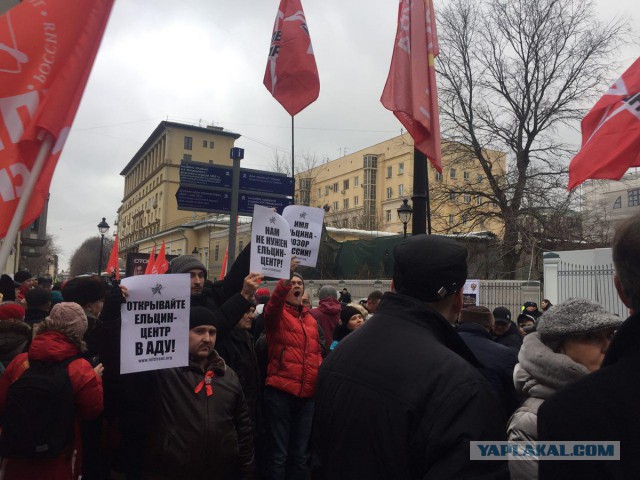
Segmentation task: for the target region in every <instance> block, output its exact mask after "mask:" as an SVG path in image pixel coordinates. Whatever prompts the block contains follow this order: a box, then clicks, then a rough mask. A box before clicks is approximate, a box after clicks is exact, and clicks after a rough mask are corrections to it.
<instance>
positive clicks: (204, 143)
mask: <svg viewBox="0 0 640 480" xmlns="http://www.w3.org/2000/svg"><path fill="white" fill-rule="evenodd" d="M208 144H209V142H207V141H206V140H203V141H202V146H203V147H204V148H207V145H208Z"/></svg>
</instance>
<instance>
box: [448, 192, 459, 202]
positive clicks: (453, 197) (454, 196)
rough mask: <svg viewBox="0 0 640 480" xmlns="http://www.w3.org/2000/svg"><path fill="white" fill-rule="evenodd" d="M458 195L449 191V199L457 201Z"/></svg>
mask: <svg viewBox="0 0 640 480" xmlns="http://www.w3.org/2000/svg"><path fill="white" fill-rule="evenodd" d="M456 196H457V195H456V192H449V200H453V201H455V199H456Z"/></svg>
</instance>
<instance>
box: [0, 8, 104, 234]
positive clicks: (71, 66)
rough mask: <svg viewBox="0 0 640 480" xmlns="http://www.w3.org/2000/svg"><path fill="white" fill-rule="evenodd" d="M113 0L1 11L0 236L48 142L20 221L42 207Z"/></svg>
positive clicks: (33, 216)
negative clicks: (3, 12) (2, 12)
mask: <svg viewBox="0 0 640 480" xmlns="http://www.w3.org/2000/svg"><path fill="white" fill-rule="evenodd" d="M113 2H114V0H91V1H86V0H83V1H79V0H47V1H46V2H45V1H35V0H27V1H23V2H22V3H19V4H18V5H16V6H15V7H13V8H12V9H10V10H8V11H7V12H6V13H5V14H4V15H2V16H0V237H4V236H6V235H7V233H8V230H9V225H10V223H11V220H12V218H13V216H14V214H15V212H16V209H17V208H18V203H19V201H20V198H21V197H22V196H23V193H24V190H25V185H26V184H27V182H28V181H29V177H30V176H31V175H32V174H34V175H38V173H37V172H33V170H34V165H35V164H36V157H37V156H38V155H39V153H40V155H44V153H41V147H42V145H43V143H45V142H46V145H52V148H51V149H50V150H49V151H47V152H45V153H47V155H46V157H45V160H44V163H43V164H42V165H43V166H42V169H41V171H40V173H39V175H38V178H37V183H35V187H34V190H33V193H32V195H31V197H30V199H29V202H28V205H27V208H26V210H25V213H24V216H23V218H22V221H21V223H20V229H22V228H24V227H26V226H27V225H28V224H30V223H31V222H33V221H34V220H35V219H36V218H37V217H38V215H39V214H40V212H41V211H42V208H43V206H44V204H45V201H46V198H47V195H48V193H49V186H50V184H51V178H52V176H53V172H54V170H55V167H56V163H57V161H58V158H59V156H60V153H61V151H62V147H63V145H64V142H65V140H66V138H67V135H68V133H69V130H70V128H71V124H72V122H73V118H74V116H75V114H76V110H77V109H78V105H79V104H80V99H81V98H82V94H83V91H84V87H85V85H86V83H87V79H88V77H89V74H90V72H91V67H92V65H93V61H94V59H95V56H96V53H97V51H98V47H99V45H100V41H101V39H102V35H103V33H104V29H105V27H106V24H107V20H108V18H109V14H110V12H111V8H112V6H113ZM45 138H46V140H45ZM24 196H25V200H27V197H28V193H27V194H25V195H24Z"/></svg>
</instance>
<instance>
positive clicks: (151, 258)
mask: <svg viewBox="0 0 640 480" xmlns="http://www.w3.org/2000/svg"><path fill="white" fill-rule="evenodd" d="M155 256H156V246H155V245H154V246H153V247H152V248H151V255H149V260H147V268H145V269H144V274H145V275H151V273H152V271H153V266H154V264H155V262H156V261H155Z"/></svg>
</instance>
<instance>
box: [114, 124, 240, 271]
mask: <svg viewBox="0 0 640 480" xmlns="http://www.w3.org/2000/svg"><path fill="white" fill-rule="evenodd" d="M239 137H240V135H239V134H237V133H233V132H229V131H226V130H224V129H223V128H221V127H215V126H206V127H200V126H194V125H186V124H181V123H175V122H168V121H163V122H160V124H159V125H158V126H157V127H156V129H155V130H154V131H153V132H152V133H151V135H150V136H149V138H148V139H147V140H146V141H145V142H144V144H143V145H142V147H140V149H139V150H138V152H137V153H136V154H135V155H134V156H133V158H132V159H131V160H130V161H129V163H127V165H126V166H125V168H124V169H123V170H122V172H120V175H122V176H124V179H125V184H124V196H123V198H122V205H121V206H120V208H119V209H118V236H119V242H120V245H119V246H120V252H121V254H122V256H124V255H125V254H126V253H127V252H143V253H146V252H150V251H151V248H152V246H154V245H155V246H156V252H157V250H158V247H159V246H160V245H161V244H162V242H163V241H165V242H166V249H167V254H173V255H182V254H185V253H193V252H198V255H199V256H200V258H201V260H202V261H203V262H204V263H205V265H207V264H208V263H209V245H210V244H209V236H210V234H211V233H212V232H213V231H215V230H220V229H222V228H227V227H228V225H229V219H228V216H226V215H207V214H203V213H196V212H191V211H183V210H178V205H177V202H176V192H177V190H178V187H179V183H180V162H181V160H183V159H184V160H191V161H196V162H203V163H211V164H215V165H223V166H231V164H232V161H231V159H230V158H229V150H230V149H231V148H232V147H233V146H234V142H235V140H236V139H238V138H239Z"/></svg>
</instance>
